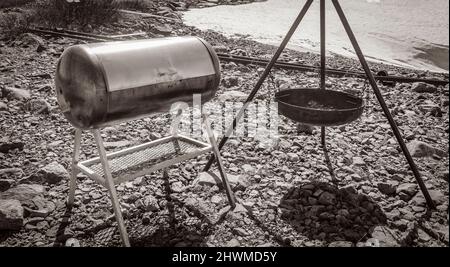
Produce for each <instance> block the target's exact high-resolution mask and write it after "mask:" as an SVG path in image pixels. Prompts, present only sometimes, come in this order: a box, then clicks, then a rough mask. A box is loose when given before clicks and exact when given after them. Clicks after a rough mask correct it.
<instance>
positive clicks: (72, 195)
mask: <svg viewBox="0 0 450 267" xmlns="http://www.w3.org/2000/svg"><path fill="white" fill-rule="evenodd" d="M74 143H75V145H74V150H73V157H72V170H71V172H72V173H71V175H70V181H69V197H68V199H67V206H69V207H72V206H73V202H74V200H75V189H76V187H77V175H78V173H79V171H78V169H77V164H78V160H79V158H80V148H81V130H80V129H75V142H74Z"/></svg>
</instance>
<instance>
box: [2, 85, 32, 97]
mask: <svg viewBox="0 0 450 267" xmlns="http://www.w3.org/2000/svg"><path fill="white" fill-rule="evenodd" d="M2 94H3V96H4V97H5V96H6V98H7V99H8V100H28V99H30V98H31V94H30V92H29V91H28V90H24V89H18V88H13V87H4V88H3V89H2Z"/></svg>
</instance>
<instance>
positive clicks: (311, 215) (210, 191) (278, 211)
mask: <svg viewBox="0 0 450 267" xmlns="http://www.w3.org/2000/svg"><path fill="white" fill-rule="evenodd" d="M160 2H162V1H160ZM207 2H209V3H214V2H221V1H207ZM222 2H223V1H222ZM160 8H161V9H160V10H163V9H164V8H166V6H161V7H160ZM174 9H175V10H176V8H171V10H170V11H169V10H167V9H166V10H167V12H166V13H160V15H163V16H168V17H176V16H178V15H179V14H178V13H176V12H178V11H174ZM73 29H77V27H73ZM93 31H94V32H96V33H102V34H112V33H114V34H121V33H131V32H137V31H145V32H146V33H148V36H152V37H160V36H169V35H170V36H173V35H186V34H190V35H198V36H201V37H203V38H205V39H206V40H207V41H209V42H210V43H211V44H212V45H214V47H215V48H216V50H217V51H220V52H226V53H232V54H241V55H251V56H259V57H265V58H269V57H270V55H271V54H273V52H274V49H275V48H274V47H271V46H267V45H262V44H259V43H255V42H252V41H249V40H247V39H245V38H244V37H242V36H240V37H239V36H237V37H236V38H225V37H223V36H221V35H220V34H217V33H214V32H201V31H199V30H196V29H194V28H190V27H186V26H185V25H183V24H182V23H181V22H178V21H174V20H164V19H156V18H145V19H143V18H141V17H138V16H131V15H127V16H125V17H123V18H122V19H121V21H119V22H117V23H115V24H113V25H109V26H108V27H104V26H103V27H98V28H95V27H94V29H93ZM80 42H81V41H76V40H73V39H67V38H59V37H48V36H47V37H39V36H35V35H32V34H24V35H21V36H18V37H17V38H16V39H15V40H4V39H3V40H1V41H0V57H1V59H2V60H1V61H0V88H1V93H0V113H1V114H0V118H1V119H0V133H1V134H0V138H1V139H0V246H119V245H120V238H119V235H118V232H117V230H116V224H115V220H114V215H113V211H112V208H111V205H110V202H109V200H108V197H107V192H106V191H105V190H104V189H102V188H101V187H100V186H98V185H97V184H95V183H94V182H93V181H91V180H89V179H88V178H87V177H86V176H83V175H80V176H79V177H78V179H77V181H78V187H77V190H76V197H75V207H74V208H73V209H72V210H71V211H69V210H67V209H66V206H65V199H66V197H67V192H68V178H69V171H70V163H71V153H72V151H73V133H74V130H73V127H72V126H71V125H70V124H69V123H68V122H67V120H66V119H65V118H64V117H63V116H62V115H61V113H60V110H59V108H58V104H57V102H56V97H55V92H54V83H53V78H54V70H55V63H56V61H57V59H58V57H59V56H60V55H61V53H62V51H63V50H64V49H65V48H66V47H68V46H69V45H73V44H76V43H80ZM282 58H283V59H284V60H287V61H292V62H302V63H305V64H317V59H318V56H317V55H315V54H310V53H298V52H294V51H286V52H285V53H283V55H282ZM328 63H329V65H330V66H331V67H334V68H351V69H353V70H358V69H359V65H358V64H356V62H355V61H354V60H352V59H347V58H342V57H339V56H333V57H330V58H328ZM370 65H371V67H372V68H373V70H375V71H376V70H389V71H390V72H391V73H393V74H398V75H405V76H409V77H425V78H429V77H436V78H441V79H448V75H447V74H435V73H429V72H422V71H415V70H408V69H403V68H398V67H394V66H387V65H381V64H373V63H371V64H370ZM221 68H222V82H221V85H220V88H219V91H218V93H217V97H216V98H215V99H213V100H212V102H211V103H212V106H220V102H221V101H222V100H224V99H227V100H235V101H241V102H242V101H243V99H245V97H246V95H247V94H248V93H249V91H250V90H251V88H252V87H253V85H254V84H255V83H256V81H257V79H258V77H259V75H260V73H261V72H262V69H261V67H258V66H254V65H242V64H235V63H228V62H222V63H221ZM317 83H318V74H317V73H313V72H306V73H305V72H295V71H286V70H279V69H278V70H274V71H272V74H271V77H269V79H268V80H267V82H266V83H265V85H264V86H263V87H262V88H261V90H260V92H259V93H258V95H257V97H256V101H257V102H261V103H262V102H264V101H268V100H270V99H271V97H272V95H273V93H274V92H275V91H276V90H278V89H286V88H292V87H303V86H305V87H306V86H316V85H317ZM327 87H329V88H333V89H336V90H343V91H346V92H349V93H354V94H358V95H361V96H363V97H364V98H365V100H366V101H367V104H366V106H367V107H366V109H365V111H364V114H363V116H362V118H361V119H358V120H357V121H355V122H353V123H351V124H348V125H345V126H341V127H330V128H327V140H328V146H327V147H328V152H327V153H325V152H324V151H323V150H322V148H321V146H320V129H318V128H312V127H304V126H301V127H299V126H298V125H297V124H295V123H293V122H291V121H289V120H287V119H285V118H284V117H280V119H281V121H280V123H279V139H278V140H277V142H276V144H275V145H273V146H270V147H267V146H264V145H262V144H261V143H260V142H259V141H258V140H256V139H254V138H249V137H239V138H237V137H236V138H232V139H231V140H230V141H229V142H228V143H227V145H226V146H225V147H224V149H223V150H222V155H223V159H224V164H225V168H226V170H227V172H228V173H229V176H230V177H229V179H230V181H231V183H232V187H233V190H234V191H235V194H236V197H237V198H238V200H239V202H240V204H238V206H237V207H236V208H235V209H234V210H230V209H229V206H228V205H227V198H226V195H225V193H224V191H223V190H222V187H221V184H220V183H219V184H218V183H217V182H216V180H215V179H214V178H213V177H212V176H211V175H210V174H208V173H201V170H202V168H203V167H204V165H205V163H206V156H203V157H199V158H197V159H195V160H190V161H188V162H185V163H182V164H178V165H176V166H173V167H171V168H170V169H168V170H167V172H166V173H163V172H157V173H154V174H152V175H149V176H146V177H143V178H138V179H136V180H135V181H133V182H128V183H125V184H122V185H119V186H118V187H117V190H118V192H119V197H120V201H121V203H122V209H123V211H124V216H125V218H126V225H127V228H128V231H129V233H130V237H131V242H132V245H134V246H296V247H304V246H426V247H428V246H448V238H449V237H448V236H449V229H448V178H449V173H448V137H449V136H448V131H449V121H448V111H449V107H448V104H449V87H448V85H447V86H445V87H444V86H439V87H436V86H429V85H425V84H421V83H416V84H406V83H404V84H396V85H395V86H394V87H388V86H384V85H382V84H380V89H381V90H382V93H383V96H384V97H385V100H386V102H387V104H388V106H389V108H390V109H391V111H392V113H393V114H394V117H395V120H396V121H397V123H398V125H399V128H400V130H401V132H402V134H403V136H404V137H405V139H406V142H407V143H408V148H409V149H410V151H411V153H412V154H413V156H414V159H415V161H416V163H417V165H418V167H419V170H420V172H421V173H422V175H423V179H424V180H425V184H426V186H427V188H428V189H429V190H430V194H431V196H432V198H433V199H434V201H435V202H436V204H437V209H436V210H428V209H427V208H426V204H425V200H424V198H423V196H422V193H421V192H420V190H419V189H418V186H417V184H416V183H415V180H414V176H413V175H412V172H411V171H410V170H409V168H408V165H407V162H406V160H405V158H404V156H403V154H402V153H401V151H400V149H399V147H398V145H397V143H396V141H395V138H394V136H393V134H392V132H391V131H390V128H389V124H388V123H387V121H386V119H385V117H384V116H383V114H382V112H381V109H380V108H379V106H378V105H377V102H376V99H375V98H374V96H373V94H370V93H369V92H370V90H371V89H370V88H369V87H367V84H366V82H365V80H363V79H356V78H350V77H344V78H336V77H328V78H327ZM168 123H170V115H154V116H152V117H150V118H146V119H141V120H137V121H133V122H128V123H124V124H120V125H117V126H114V127H108V128H105V129H103V130H102V135H103V137H104V139H105V141H106V148H107V150H108V151H114V150H118V149H121V148H123V147H125V146H130V145H132V144H135V143H142V142H145V141H149V140H153V139H156V138H158V137H160V136H164V135H167V134H168V128H167V125H168ZM255 123H258V122H255ZM96 153H97V152H96V148H95V145H94V142H93V138H92V136H91V135H90V134H87V133H86V134H84V135H83V147H82V154H81V159H86V158H90V157H93V156H95V155H96ZM213 170H214V171H215V169H214V168H213Z"/></svg>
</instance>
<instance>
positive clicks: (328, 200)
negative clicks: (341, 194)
mask: <svg viewBox="0 0 450 267" xmlns="http://www.w3.org/2000/svg"><path fill="white" fill-rule="evenodd" d="M318 201H319V203H320V204H322V205H333V204H334V203H335V202H336V196H335V195H334V194H331V193H329V192H323V193H322V194H321V195H320V197H319V199H318Z"/></svg>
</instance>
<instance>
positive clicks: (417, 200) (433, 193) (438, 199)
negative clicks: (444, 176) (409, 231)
mask: <svg viewBox="0 0 450 267" xmlns="http://www.w3.org/2000/svg"><path fill="white" fill-rule="evenodd" d="M428 193H429V194H430V197H431V199H432V200H433V201H434V204H436V205H440V204H443V203H445V201H448V197H446V196H445V195H444V193H442V192H441V191H438V190H428ZM410 203H411V204H413V205H416V206H426V200H425V197H424V196H423V194H422V192H418V193H417V194H416V195H415V196H414V197H413V198H412V199H411V201H410Z"/></svg>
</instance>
